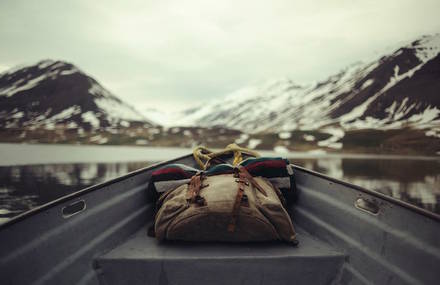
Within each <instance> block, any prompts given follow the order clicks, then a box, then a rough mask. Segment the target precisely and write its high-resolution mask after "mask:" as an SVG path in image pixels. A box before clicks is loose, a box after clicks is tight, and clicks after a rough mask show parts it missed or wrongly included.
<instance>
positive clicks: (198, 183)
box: [187, 172, 207, 206]
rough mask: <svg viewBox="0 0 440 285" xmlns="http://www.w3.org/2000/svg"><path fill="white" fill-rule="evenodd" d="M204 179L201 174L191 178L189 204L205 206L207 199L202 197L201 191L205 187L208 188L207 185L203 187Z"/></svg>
mask: <svg viewBox="0 0 440 285" xmlns="http://www.w3.org/2000/svg"><path fill="white" fill-rule="evenodd" d="M204 179H205V177H204V176H202V173H201V172H200V173H197V174H196V175H194V176H193V177H191V180H190V182H189V187H188V197H187V201H188V202H189V203H195V204H197V205H199V206H203V205H205V204H206V201H205V199H204V198H203V197H202V196H200V190H201V189H202V188H203V187H206V186H207V185H202V183H203V180H204Z"/></svg>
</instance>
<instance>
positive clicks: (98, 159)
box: [0, 144, 440, 223]
mask: <svg viewBox="0 0 440 285" xmlns="http://www.w3.org/2000/svg"><path fill="white" fill-rule="evenodd" d="M190 151H191V150H189V149H179V148H146V147H116V146H115V147H108V146H67V145H57V146H53V145H20V144H0V223H1V222H4V221H6V220H8V219H9V218H11V217H13V216H15V215H18V214H20V213H22V212H25V211H28V210H30V209H32V208H34V207H37V206H39V205H42V204H45V203H47V202H50V201H52V200H54V199H57V198H59V197H62V196H64V195H67V194H69V193H72V192H75V191H78V190H81V189H83V188H85V187H88V186H91V185H94V184H97V183H101V182H104V181H107V180H110V179H112V178H115V177H118V176H121V175H123V174H125V173H128V172H130V171H133V170H136V169H139V168H142V167H145V166H147V165H149V164H151V163H153V162H154V161H162V160H167V159H171V158H174V157H177V156H181V155H184V154H188V153H190ZM263 155H272V156H280V155H281V154H277V153H273V152H272V153H271V152H263ZM283 156H288V157H290V160H291V162H292V163H294V164H297V165H301V166H303V167H306V168H308V169H312V170H314V171H317V172H321V173H324V174H327V175H329V176H331V177H334V178H337V179H340V180H344V181H347V182H351V183H353V184H356V185H359V186H362V187H364V188H367V189H371V190H376V191H379V192H381V193H384V194H386V195H389V196H392V197H395V198H397V199H401V200H403V201H407V202H409V203H411V204H414V205H416V206H419V207H422V208H425V209H427V210H429V211H433V212H435V213H439V214H440V207H439V205H440V203H439V202H440V159H435V158H429V157H403V156H371V155H334V154H332V155H327V154H313V153H290V154H284V155H283Z"/></svg>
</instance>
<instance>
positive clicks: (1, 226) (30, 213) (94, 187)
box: [0, 154, 192, 230]
mask: <svg viewBox="0 0 440 285" xmlns="http://www.w3.org/2000/svg"><path fill="white" fill-rule="evenodd" d="M191 156H192V154H188V155H184V156H180V157H177V158H174V159H171V160H167V161H162V162H158V163H154V164H152V165H149V166H146V167H143V168H139V169H136V170H134V171H132V172H129V173H127V174H124V175H122V176H119V177H116V178H114V179H110V180H108V181H104V182H102V183H98V184H95V185H92V186H89V187H87V188H84V189H82V190H79V191H77V192H74V193H71V194H69V195H66V196H63V197H60V198H58V199H55V200H53V201H50V202H48V203H46V204H43V205H41V206H38V207H35V208H33V209H31V210H29V211H26V212H24V213H22V214H20V215H17V216H15V217H13V218H11V219H10V220H8V221H7V222H5V223H3V224H0V230H3V229H5V228H7V227H9V226H11V225H13V224H15V223H17V222H19V221H21V220H23V219H26V218H27V217H30V216H33V215H36V214H38V213H39V212H41V211H44V210H46V209H49V208H52V207H55V206H57V205H59V204H63V203H65V202H67V201H70V200H74V199H75V198H78V197H81V196H82V195H84V194H86V193H89V192H93V191H96V190H99V189H102V188H104V187H105V186H107V185H110V184H113V183H116V182H119V181H121V180H124V179H127V178H130V177H132V176H135V175H137V174H140V173H143V172H146V171H150V170H152V169H154V168H157V167H160V166H163V165H166V164H169V163H172V162H176V161H179V160H182V159H185V158H189V157H191Z"/></svg>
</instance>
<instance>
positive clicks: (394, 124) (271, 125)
mask: <svg viewBox="0 0 440 285" xmlns="http://www.w3.org/2000/svg"><path fill="white" fill-rule="evenodd" d="M439 53H440V34H437V35H433V36H424V37H421V38H420V39H418V40H416V41H414V42H412V43H410V44H408V45H407V46H404V47H402V48H399V49H398V50H396V51H395V52H393V53H391V54H388V55H385V56H383V57H381V58H379V59H377V60H374V61H372V62H368V63H356V64H354V65H352V66H349V67H348V68H346V69H345V70H343V71H342V72H339V73H338V74H335V75H333V76H330V77H329V78H328V79H326V80H324V81H322V82H319V83H317V84H313V85H309V86H305V85H300V84H297V83H295V82H293V81H291V80H290V79H280V80H272V81H269V82H265V83H263V84H261V85H256V86H249V87H246V88H243V89H240V90H238V91H236V92H233V93H232V94H229V95H228V96H226V98H223V99H221V100H217V101H213V102H212V103H210V104H205V105H204V106H201V107H200V108H197V109H195V110H193V111H192V112H189V113H191V114H189V115H186V116H185V117H184V118H182V119H180V120H179V122H181V123H183V124H184V125H199V126H205V127H209V126H223V127H229V128H234V129H240V130H243V131H246V132H248V133H253V134H255V133H261V132H265V133H266V132H275V133H280V134H284V135H288V133H286V132H288V131H293V130H302V131H304V130H320V131H322V132H324V133H329V134H331V135H332V136H331V137H330V138H329V139H327V140H326V141H322V142H320V144H319V145H320V146H328V147H334V148H340V147H341V145H340V144H339V143H338V141H339V140H340V139H341V138H342V137H343V136H344V133H345V132H347V131H350V130H355V129H380V130H388V129H399V128H404V127H409V128H414V129H419V130H423V131H425V134H426V136H434V137H440V55H439Z"/></svg>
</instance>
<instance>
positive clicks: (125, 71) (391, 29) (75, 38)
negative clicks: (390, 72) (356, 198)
mask: <svg viewBox="0 0 440 285" xmlns="http://www.w3.org/2000/svg"><path fill="white" fill-rule="evenodd" d="M111 2H113V1H97V0H87V1H69V0H65V1H59V0H54V1H46V0H38V1H33V0H26V1H22V0H11V1H9V0H1V2H0V70H1V69H5V68H8V67H12V66H15V65H17V64H23V63H34V62H36V61H39V60H41V59H46V58H51V59H61V60H65V61H69V62H72V63H74V64H76V65H77V66H78V67H79V68H81V69H82V70H83V71H85V72H86V73H88V74H90V75H92V76H93V77H94V78H95V79H97V80H98V81H99V82H101V83H102V84H103V85H104V86H105V87H107V88H108V89H109V90H110V91H112V92H113V93H115V94H116V95H117V96H119V97H121V98H122V99H123V100H125V101H128V102H131V103H132V104H134V105H136V106H137V107H140V108H159V109H165V108H167V109H170V110H176V109H181V108H184V107H188V106H190V105H193V104H200V103H203V102H206V101H207V100H209V99H213V98H218V97H220V96H224V95H225V94H227V93H228V92H231V91H233V90H236V89H238V88H240V87H243V86H246V85H249V84H253V83H256V82H259V81H263V80H268V79H273V78H278V77H286V76H287V77H289V78H291V79H293V80H294V81H296V82H298V83H309V82H312V81H317V80H321V79H324V78H325V77H326V76H328V75H331V74H333V73H335V72H337V71H339V70H340V69H342V68H343V67H345V66H347V65H349V64H351V63H353V62H356V61H358V60H363V59H368V58H372V57H374V56H375V55H376V56H377V55H378V54H379V53H382V52H383V51H384V50H389V49H390V48H395V47H398V46H399V45H401V44H405V43H406V42H408V41H411V40H413V39H415V38H417V37H418V36H420V35H422V34H432V33H435V32H440V20H439V11H440V1H439V0H418V1H416V0H414V1H409V0H371V1H367V0H365V1H356V0H350V1H343V0H337V1H328V0H325V1H324V0H320V1H305V0H304V1H274V0H272V1H257V0H251V1H237V0H235V1H226V0H221V1H219V0H215V1H207V0H200V1H183V0H180V1H145V0H143V1H117V3H116V1H114V2H115V3H111Z"/></svg>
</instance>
